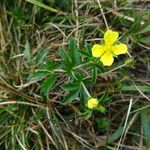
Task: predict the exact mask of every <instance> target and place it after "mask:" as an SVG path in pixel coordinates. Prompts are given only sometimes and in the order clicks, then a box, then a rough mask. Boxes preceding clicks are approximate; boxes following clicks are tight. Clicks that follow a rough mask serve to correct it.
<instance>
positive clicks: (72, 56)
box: [59, 40, 81, 73]
mask: <svg viewBox="0 0 150 150" xmlns="http://www.w3.org/2000/svg"><path fill="white" fill-rule="evenodd" d="M77 51H78V48H77V46H76V42H75V40H71V41H70V42H69V44H68V47H67V48H66V49H64V48H61V49H60V52H59V54H60V56H61V58H62V60H63V65H62V67H63V69H64V70H65V71H67V72H68V73H70V72H71V70H72V69H73V67H74V66H76V65H78V64H80V62H81V60H80V56H79V54H78V52H77Z"/></svg>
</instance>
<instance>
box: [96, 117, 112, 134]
mask: <svg viewBox="0 0 150 150" xmlns="http://www.w3.org/2000/svg"><path fill="white" fill-rule="evenodd" d="M96 123H97V125H98V127H99V128H100V130H101V131H103V132H106V131H107V130H108V127H109V120H108V118H106V117H104V118H96Z"/></svg>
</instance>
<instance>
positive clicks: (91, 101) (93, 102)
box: [87, 98, 98, 109]
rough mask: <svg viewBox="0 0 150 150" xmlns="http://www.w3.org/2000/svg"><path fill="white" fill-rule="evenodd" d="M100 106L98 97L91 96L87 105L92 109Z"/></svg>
mask: <svg viewBox="0 0 150 150" xmlns="http://www.w3.org/2000/svg"><path fill="white" fill-rule="evenodd" d="M97 106H98V99H96V98H90V99H88V101H87V107H88V108H90V109H93V108H96V107H97Z"/></svg>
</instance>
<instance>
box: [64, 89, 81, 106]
mask: <svg viewBox="0 0 150 150" xmlns="http://www.w3.org/2000/svg"><path fill="white" fill-rule="evenodd" d="M78 95H79V90H75V91H71V92H70V93H69V94H68V95H66V96H65V97H64V99H63V100H62V103H63V104H68V103H71V102H72V101H73V100H75V99H77V98H78Z"/></svg>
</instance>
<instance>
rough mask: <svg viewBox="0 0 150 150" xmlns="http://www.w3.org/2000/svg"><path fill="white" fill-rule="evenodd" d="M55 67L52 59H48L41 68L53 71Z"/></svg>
mask: <svg viewBox="0 0 150 150" xmlns="http://www.w3.org/2000/svg"><path fill="white" fill-rule="evenodd" d="M55 68H56V64H55V62H54V61H52V60H48V61H47V62H46V63H45V65H44V66H43V69H45V70H49V71H53V70H54V69H55Z"/></svg>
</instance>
